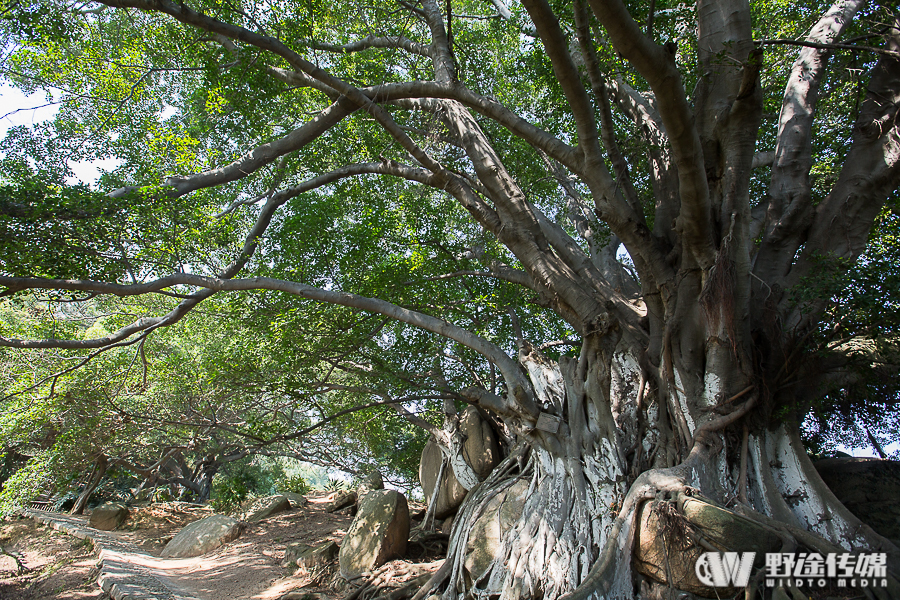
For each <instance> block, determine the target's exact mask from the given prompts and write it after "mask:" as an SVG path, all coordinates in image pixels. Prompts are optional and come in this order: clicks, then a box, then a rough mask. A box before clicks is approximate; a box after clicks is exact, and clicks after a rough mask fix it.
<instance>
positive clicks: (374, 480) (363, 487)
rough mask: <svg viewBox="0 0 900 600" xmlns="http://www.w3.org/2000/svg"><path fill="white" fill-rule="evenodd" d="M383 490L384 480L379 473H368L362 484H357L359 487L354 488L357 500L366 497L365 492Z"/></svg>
mask: <svg viewBox="0 0 900 600" xmlns="http://www.w3.org/2000/svg"><path fill="white" fill-rule="evenodd" d="M383 489H384V478H382V477H381V473H379V472H378V471H374V472H373V473H370V474H369V476H368V477H366V478H365V479H364V480H363V482H362V483H360V484H359V487H357V488H356V496H357V498H362V497H363V496H365V495H366V493H367V492H371V491H372V490H383Z"/></svg>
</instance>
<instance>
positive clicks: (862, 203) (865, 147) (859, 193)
mask: <svg viewBox="0 0 900 600" xmlns="http://www.w3.org/2000/svg"><path fill="white" fill-rule="evenodd" d="M888 36H889V38H888V48H889V49H890V50H893V51H898V52H900V19H898V20H895V22H894V24H893V26H892V28H891V30H890V31H889V34H888ZM898 186H900V59H898V58H893V57H891V56H886V55H885V56H882V57H881V58H880V59H879V60H878V64H877V65H876V66H875V69H874V71H873V73H872V79H871V81H870V82H869V92H868V94H867V95H866V100H865V102H864V103H863V106H862V108H861V110H860V114H859V118H858V119H857V121H856V125H855V127H854V135H853V145H852V146H851V147H850V152H849V153H848V154H847V158H846V160H845V161H844V165H843V168H842V169H841V174H840V177H839V178H838V181H837V183H836V184H835V185H834V188H833V189H832V190H831V192H830V193H829V194H828V196H827V197H826V198H825V200H823V201H822V202H820V203H819V205H818V206H816V207H815V210H814V212H813V217H812V225H811V227H810V229H809V236H808V238H807V239H806V245H805V246H804V248H803V251H802V253H801V254H800V257H799V259H798V260H797V263H796V265H795V266H794V267H793V268H792V269H791V271H790V274H789V275H788V277H787V279H786V281H785V287H791V286H793V285H797V284H798V283H799V282H800V280H801V279H802V278H803V277H806V276H808V275H809V274H810V273H811V272H813V270H814V269H815V268H816V264H817V263H818V261H819V260H821V257H825V256H833V257H840V258H847V259H850V260H855V259H856V258H857V257H859V255H860V254H862V252H863V251H864V250H865V247H866V243H867V242H868V239H869V232H870V231H871V229H872V224H873V223H874V220H875V218H876V217H877V216H878V213H879V212H880V211H881V209H882V207H883V206H884V203H885V202H886V200H887V198H888V196H889V195H890V194H891V193H894V192H895V191H896V190H897V188H898ZM784 302H787V300H785V301H784ZM800 310H801V309H800V307H797V308H795V309H794V312H793V314H792V316H791V319H790V324H791V325H796V324H803V323H808V322H810V319H816V318H818V315H817V314H812V313H807V314H806V315H805V316H801V313H800ZM816 312H817V311H813V313H816ZM804 326H805V325H804Z"/></svg>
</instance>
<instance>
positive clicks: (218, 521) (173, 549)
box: [160, 515, 242, 558]
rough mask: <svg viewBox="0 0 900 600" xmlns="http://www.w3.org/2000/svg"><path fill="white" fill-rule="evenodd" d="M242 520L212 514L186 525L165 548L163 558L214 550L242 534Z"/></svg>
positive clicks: (187, 555) (187, 556) (189, 555)
mask: <svg viewBox="0 0 900 600" xmlns="http://www.w3.org/2000/svg"><path fill="white" fill-rule="evenodd" d="M241 528H242V525H241V522H240V521H238V520H237V519H233V518H231V517H229V516H226V515H212V516H211V517H206V518H205V519H200V520H199V521H194V522H193V523H191V524H189V525H187V526H186V527H184V528H183V529H182V530H181V531H179V532H178V533H177V534H176V535H175V537H173V538H172V540H171V541H170V542H169V543H168V544H166V547H165V548H163V551H162V553H161V554H160V556H162V557H163V558H191V557H193V556H200V555H201V554H206V553H207V552H212V551H213V550H215V549H216V548H218V547H219V546H222V545H223V544H227V543H228V542H230V541H232V540H234V539H236V538H237V537H238V536H239V535H240V534H241Z"/></svg>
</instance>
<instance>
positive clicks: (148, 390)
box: [0, 0, 900, 600]
mask: <svg viewBox="0 0 900 600" xmlns="http://www.w3.org/2000/svg"><path fill="white" fill-rule="evenodd" d="M2 19H3V20H2V32H3V34H2V35H3V36H4V45H3V46H2V47H3V52H4V60H3V62H2V65H3V66H2V70H3V71H2V72H3V75H4V77H5V78H6V79H7V80H8V81H10V82H12V83H14V84H15V85H17V86H19V87H20V88H21V89H22V90H24V91H29V92H31V91H43V92H44V93H46V94H47V95H48V99H49V100H51V101H54V102H59V104H60V110H59V113H58V114H57V116H56V118H55V119H54V120H53V121H52V122H50V123H45V124H41V125H39V126H35V127H30V128H29V127H20V128H14V129H12V130H11V131H10V134H9V135H8V136H7V138H6V139H5V140H4V141H3V142H2V144H0V151H2V152H3V159H2V160H3V161H4V162H3V166H4V175H3V180H2V188H0V224H2V229H0V234H2V235H3V236H4V239H8V240H9V244H8V245H7V247H8V250H4V253H3V254H2V255H0V261H2V262H0V271H2V273H0V285H2V286H4V288H5V292H4V293H3V305H2V306H3V310H4V315H3V323H2V327H3V330H2V332H0V345H2V346H3V347H4V348H5V349H4V353H5V354H4V361H5V363H4V364H7V365H9V367H8V370H7V375H6V377H7V383H8V386H7V387H8V391H7V394H8V395H7V396H6V398H5V400H4V402H5V404H6V407H5V408H6V410H5V412H4V417H3V418H4V419H5V420H4V422H3V427H4V430H5V431H9V432H11V433H10V437H9V438H8V439H9V440H15V442H12V443H10V442H8V445H9V446H10V448H11V449H17V450H16V451H18V452H23V453H24V452H25V449H28V453H29V455H32V456H35V457H38V456H41V457H49V456H51V455H52V453H53V452H56V451H58V449H59V448H62V446H60V445H59V444H60V443H61V440H65V439H66V438H65V436H66V435H74V436H77V437H78V439H79V440H82V442H83V443H81V444H80V445H79V447H78V450H77V452H78V453H80V454H78V456H75V455H72V456H71V457H70V458H68V459H66V460H65V461H63V462H66V463H69V464H76V463H78V462H79V461H81V464H83V463H84V462H85V461H90V460H96V458H95V457H97V456H99V455H101V454H102V455H103V456H106V455H109V456H115V458H116V460H118V461H119V462H120V463H121V464H125V463H128V464H130V465H131V466H132V467H134V468H136V469H137V471H138V472H142V473H144V474H149V473H150V472H153V473H155V474H156V475H155V476H162V473H161V471H162V470H165V468H168V467H165V465H168V464H170V463H169V462H168V461H169V460H170V459H171V460H173V461H175V462H176V463H177V462H178V461H181V463H183V464H181V463H179V464H181V466H179V465H176V466H173V467H171V469H170V475H171V477H176V475H177V474H176V471H178V473H181V475H182V479H185V477H184V475H185V471H186V470H190V468H193V469H194V472H195V473H200V472H203V473H215V472H216V470H217V469H220V468H222V465H223V464H225V462H223V461H226V460H236V459H235V458H234V457H240V456H243V455H245V454H246V453H255V454H267V453H268V454H278V453H289V454H292V455H294V456H297V457H301V458H304V459H306V460H313V461H316V462H319V463H329V464H343V465H344V466H345V467H346V468H348V469H350V470H356V471H360V472H362V471H365V470H366V469H369V468H372V467H374V466H376V465H377V466H381V467H383V468H387V469H389V470H390V471H392V472H393V473H396V474H397V475H398V476H399V477H405V478H407V479H411V478H413V477H414V473H415V460H416V456H417V453H418V450H419V448H420V447H421V444H422V443H423V441H424V439H425V438H426V436H427V435H429V434H430V436H431V437H432V439H435V440H437V441H438V442H439V444H440V445H442V447H443V448H444V450H445V452H446V455H447V457H448V460H449V461H450V462H451V463H453V468H454V470H456V469H465V468H466V467H465V465H464V461H463V463H461V462H459V461H454V457H455V456H457V455H458V452H459V443H458V442H459V439H458V433H459V432H458V427H459V424H458V422H457V420H456V419H457V417H456V416H455V413H456V411H457V410H458V409H459V408H462V407H463V406H464V405H465V404H472V405H475V406H477V407H478V409H479V411H480V412H481V414H482V415H483V416H484V417H485V418H486V419H487V421H488V422H489V423H490V424H491V426H492V427H493V429H494V431H495V432H496V433H497V434H498V436H499V437H500V438H501V440H502V442H503V446H504V454H507V455H508V459H507V461H508V463H504V465H505V466H504V468H503V469H500V470H499V471H496V472H495V473H494V474H492V475H491V476H489V477H488V479H487V480H485V481H484V482H483V484H481V485H480V487H478V488H477V489H476V488H473V490H474V491H473V492H472V494H470V499H469V500H467V502H469V503H470V504H469V505H468V506H469V508H465V509H464V510H462V511H461V518H460V520H459V524H458V525H457V526H456V527H455V529H454V537H453V538H452V539H451V547H453V545H454V544H457V543H464V541H465V535H467V534H466V533H465V532H466V531H468V529H470V528H471V526H472V523H473V520H474V519H475V518H476V515H477V513H478V510H476V509H475V508H473V507H476V506H477V505H478V502H479V501H481V500H485V501H486V499H487V498H489V497H491V495H492V494H497V493H501V492H502V491H503V490H504V489H506V488H507V487H509V486H510V485H512V484H513V483H512V481H513V480H512V478H513V477H521V478H526V477H532V478H533V481H534V484H533V486H532V491H533V493H531V494H530V495H529V499H528V503H527V506H526V507H525V508H524V509H523V516H522V517H521V518H520V521H519V524H518V525H517V527H518V528H519V529H520V530H521V531H527V532H528V534H529V536H525V537H528V539H532V540H535V541H534V545H535V547H540V548H547V549H548V551H547V556H551V554H552V556H555V557H557V559H555V560H556V562H552V561H551V562H552V564H550V566H545V562H546V561H543V560H539V559H537V558H535V557H534V556H533V555H532V554H531V553H530V552H531V549H530V548H528V547H526V545H525V543H524V542H522V541H520V540H518V541H517V540H514V539H512V537H510V539H508V540H507V541H506V542H504V545H503V553H504V554H503V556H500V557H498V558H497V559H496V560H495V561H494V563H492V567H491V569H492V571H491V572H490V573H488V574H486V575H485V576H484V577H482V578H481V579H480V581H479V582H478V585H481V584H484V586H485V587H482V588H479V590H480V592H479V593H482V592H483V594H484V595H496V594H503V596H502V597H504V598H506V597H509V595H510V594H512V593H515V594H517V595H525V596H528V595H531V596H538V595H545V596H548V597H557V596H560V595H563V594H568V593H569V592H572V593H573V594H574V596H571V597H570V596H566V597H567V598H570V600H583V599H584V598H586V597H588V596H590V595H591V594H594V593H598V594H601V595H609V596H616V595H627V590H628V589H629V586H631V585H632V581H631V579H630V577H628V576H627V573H628V567H627V565H626V566H622V559H621V558H616V557H617V556H620V555H624V556H628V555H629V554H628V553H627V552H625V553H622V552H620V550H621V549H620V548H619V547H618V541H617V540H618V538H619V536H620V533H621V534H622V535H623V536H624V537H628V536H627V535H626V534H624V533H622V532H624V531H626V530H627V528H629V527H633V526H634V519H635V518H636V517H635V515H636V514H637V510H638V507H639V506H640V504H641V503H642V502H643V501H645V500H647V499H649V498H655V497H657V496H659V497H661V496H662V495H663V494H664V493H669V494H671V495H672V497H673V498H674V497H675V496H677V495H678V494H685V493H693V492H692V490H695V489H699V490H700V491H701V492H702V493H703V494H706V495H709V496H711V497H714V498H715V499H716V500H717V501H718V502H720V503H722V504H727V505H729V506H734V504H735V503H738V504H740V505H741V506H742V507H744V508H746V509H747V510H748V511H750V512H752V513H754V514H756V515H761V516H759V517H758V518H759V519H763V516H765V517H766V518H772V519H775V520H778V521H781V522H784V523H788V522H790V523H793V524H794V525H792V526H795V525H796V524H798V523H799V524H800V526H802V527H804V528H808V529H810V530H812V531H813V532H814V533H815V534H817V535H819V536H822V537H824V538H826V539H828V540H829V541H831V542H833V543H839V544H844V545H845V546H847V547H850V546H852V547H855V548H856V547H873V545H877V544H881V543H883V540H880V538H877V537H872V536H874V535H876V534H874V533H872V535H870V534H869V533H868V530H863V529H860V527H859V526H858V525H859V524H858V521H855V520H854V519H855V517H853V516H852V515H850V514H849V512H848V511H846V509H845V508H844V507H842V506H837V505H834V506H833V505H832V504H833V499H832V498H831V496H829V495H828V494H827V493H826V491H824V484H822V482H821V480H820V479H817V478H816V476H815V475H814V469H813V467H812V465H811V463H810V462H809V459H808V457H807V456H806V453H805V451H803V450H802V448H799V444H800V442H799V437H798V436H799V434H800V432H801V430H802V432H803V433H804V435H805V436H806V440H807V443H809V444H810V445H812V446H814V447H815V450H817V451H828V450H830V449H833V446H834V443H835V442H836V441H837V440H838V439H840V438H841V437H842V436H846V432H847V431H856V432H857V434H859V435H863V434H865V436H866V439H867V440H868V441H869V442H870V443H872V444H873V445H875V446H876V447H880V446H885V445H887V443H888V442H892V441H896V431H897V429H896V427H895V426H894V424H895V423H896V422H897V421H898V415H900V411H898V407H897V403H896V401H895V399H896V397H897V390H896V386H895V385H894V384H893V383H892V381H893V374H894V373H895V372H896V364H897V363H896V347H897V346H896V330H897V301H896V289H897V288H896V278H897V273H896V268H895V265H896V257H897V244H896V236H897V222H898V221H897V207H898V204H897V201H898V197H897V187H898V183H900V152H898V151H897V148H898V147H900V131H898V127H900V125H898V120H897V106H898V102H900V54H898V53H900V23H898V20H897V19H898V15H897V14H896V8H895V7H893V6H892V5H890V4H889V3H879V2H864V1H862V0H839V1H837V2H834V3H830V2H820V1H816V0H809V1H805V2H787V1H783V0H760V1H754V2H749V1H746V0H719V1H712V0H698V2H697V3H696V4H695V5H687V4H683V3H676V2H674V1H669V0H658V1H656V2H650V3H643V2H629V1H627V0H575V1H573V2H557V1H555V0H554V1H550V2H548V1H546V0H524V1H523V2H522V3H521V4H518V3H509V4H507V3H505V2H503V0H492V1H491V2H482V1H475V0H466V1H462V0H458V1H456V2H448V3H446V4H442V3H438V2H435V1H434V0H419V1H417V2H406V1H405V0H404V1H401V2H397V1H396V0H390V1H388V0H384V1H382V0H378V1H376V2H366V3H358V2H354V1H347V2H338V3H331V4H323V3H309V2H306V3H303V2H292V1H290V0H284V1H279V2H275V1H260V2H255V1H249V0H248V1H246V2H240V3H237V2H231V1H229V0H192V1H191V2H171V1H169V0H98V1H96V2H89V3H82V2H45V1H43V0H29V1H22V2H19V3H16V4H15V5H10V6H9V7H8V9H7V10H6V11H5V12H4V13H3V17H2ZM96 159H115V160H116V161H117V163H116V164H117V166H116V167H114V168H112V169H111V170H110V171H109V172H108V173H106V174H104V175H103V177H101V179H100V181H99V182H98V183H97V184H96V186H94V187H89V186H83V185H82V186H79V185H73V184H71V179H70V178H71V176H72V171H71V164H72V161H79V160H96ZM32 365H37V368H34V367H33V366H32ZM542 415H548V416H549V417H551V418H553V419H556V421H558V422H559V423H560V428H559V429H558V430H557V431H556V432H546V431H543V430H541V429H537V428H536V426H537V422H538V418H539V416H542ZM838 417H840V418H838ZM545 419H546V417H545ZM804 420H805V422H804ZM45 430H46V431H48V432H49V433H48V434H47V435H46V436H45V437H43V438H41V436H40V435H39V433H40V432H42V431H45ZM15 432H20V433H15ZM14 433H15V435H13V434H14ZM844 439H847V438H846V437H844ZM125 441H127V442H128V443H125ZM135 441H137V443H135ZM348 447H350V448H355V449H358V450H359V449H361V450H364V452H358V451H357V452H355V453H354V452H349V453H348V452H346V449H347V448H348ZM176 455H177V457H176ZM189 456H190V457H192V459H195V460H196V462H195V464H196V465H197V466H196V467H190V465H188V463H187V457H189ZM210 456H212V457H213V458H209V457H210ZM518 456H522V457H524V456H527V457H528V458H527V459H525V458H523V460H521V461H515V459H516V458H517V457H518ZM769 456H771V460H770V458H767V457H769ZM176 458H177V460H176ZM34 460H37V461H38V462H40V463H41V464H44V465H49V464H53V461H52V460H50V459H49V458H42V459H39V460H38V459H34ZM379 461H380V463H379ZM38 462H33V463H31V464H32V467H29V468H33V470H35V472H36V470H37V467H36V466H34V465H37V464H38ZM773 465H774V466H773ZM176 467H177V469H176ZM42 468H43V467H42ZM178 469H180V471H179V470H178ZM773 469H781V470H780V471H777V472H773ZM748 473H752V474H753V475H752V476H748ZM773 473H774V474H773ZM458 474H460V475H461V474H462V471H459V472H458ZM23 477H24V476H23ZM171 477H170V478H171ZM754 477H755V478H754ZM176 478H177V477H176ZM797 480H802V481H805V482H807V486H808V488H809V489H808V490H807V491H808V493H807V494H806V495H805V496H803V498H804V500H803V501H796V502H794V501H792V502H791V503H790V504H789V503H787V502H786V501H785V500H784V497H785V496H786V495H789V493H790V492H791V490H788V489H787V486H790V485H792V482H793V481H797ZM207 483H208V482H207ZM208 487H209V486H208V485H207V487H206V488H205V489H208ZM790 497H791V498H794V497H795V496H790ZM560 498H566V499H567V500H566V502H565V503H561V501H560V500H559V499H560ZM613 505H614V506H617V507H619V508H620V510H618V511H617V512H616V513H615V514H614V513H613V512H611V511H610V510H609V506H613ZM821 506H827V507H828V510H829V511H832V512H833V514H834V515H836V516H835V518H834V519H831V520H829V521H828V522H827V523H826V522H823V521H822V519H819V520H818V522H816V523H815V524H813V523H812V521H811V520H815V518H816V515H817V514H818V512H817V511H821ZM551 509H552V510H551ZM538 515H541V516H538ZM761 522H762V521H761ZM766 522H767V521H766ZM567 523H568V524H569V525H566V524H567ZM572 523H574V524H575V525H572ZM566 527H568V528H566ZM563 531H565V532H566V533H565V535H562V534H561V532H563ZM792 531H795V530H792ZM851 531H852V532H853V533H848V532H851ZM786 535H788V534H786ZM791 535H793V534H791ZM801 538H802V539H801V541H803V543H809V538H804V537H802V536H801ZM523 539H524V538H523ZM629 539H630V538H629ZM460 540H462V542H460ZM892 561H894V559H893V558H892ZM507 564H515V565H517V569H518V570H517V571H516V573H514V574H510V573H508V572H507V570H506V569H505V567H504V565H507ZM462 568H463V567H462V566H458V568H455V569H454V570H453V575H450V576H448V577H451V579H450V582H449V583H447V584H446V586H447V589H448V590H455V589H463V588H464V587H465V584H464V583H463V582H462V580H461V579H460V578H461V575H460V573H461V569H462ZM891 568H892V569H894V570H897V569H900V567H898V566H897V565H893V563H892V567H891ZM898 573H900V571H898ZM623 574H624V575H623ZM514 581H515V582H519V583H515V584H514V583H513V582H514ZM457 584H459V587H458V588H457ZM520 584H521V586H525V588H527V589H525V588H521V589H520V588H515V586H516V585H520ZM440 585H445V584H444V583H443V582H441V583H440ZM898 585H900V584H898ZM598 590H599V591H598Z"/></svg>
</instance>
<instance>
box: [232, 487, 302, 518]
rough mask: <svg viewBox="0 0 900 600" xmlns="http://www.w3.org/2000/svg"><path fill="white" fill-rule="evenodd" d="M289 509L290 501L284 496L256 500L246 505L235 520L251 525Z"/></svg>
mask: <svg viewBox="0 0 900 600" xmlns="http://www.w3.org/2000/svg"><path fill="white" fill-rule="evenodd" d="M290 509H291V501H290V500H289V499H288V497H287V496H285V495H284V494H278V495H277V496H266V497H265V498H257V499H256V500H253V501H252V502H250V503H249V504H247V505H246V507H245V508H244V510H242V511H241V512H240V513H239V514H238V515H237V518H238V520H240V521H246V522H247V523H253V522H255V521H262V520H263V519H267V518H269V517H271V516H272V515H274V514H276V513H280V512H284V511H286V510H290Z"/></svg>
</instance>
